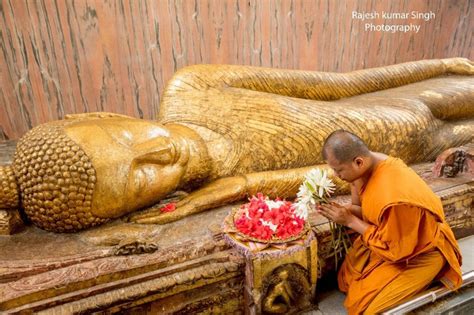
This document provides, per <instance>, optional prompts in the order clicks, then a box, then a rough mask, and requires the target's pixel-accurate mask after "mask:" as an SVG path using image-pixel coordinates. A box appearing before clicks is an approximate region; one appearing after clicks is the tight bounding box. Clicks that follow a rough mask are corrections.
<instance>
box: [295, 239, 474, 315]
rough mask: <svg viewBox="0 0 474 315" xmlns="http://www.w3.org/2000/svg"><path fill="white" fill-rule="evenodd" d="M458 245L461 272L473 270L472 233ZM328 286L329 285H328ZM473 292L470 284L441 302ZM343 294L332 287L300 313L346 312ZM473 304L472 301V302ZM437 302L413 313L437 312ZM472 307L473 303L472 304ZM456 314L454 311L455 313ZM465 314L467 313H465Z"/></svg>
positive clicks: (305, 314) (324, 314)
mask: <svg viewBox="0 0 474 315" xmlns="http://www.w3.org/2000/svg"><path fill="white" fill-rule="evenodd" d="M458 242H459V247H460V248H461V252H462V254H463V265H462V267H461V270H462V272H463V273H465V272H468V271H471V270H474V235H471V236H468V237H464V238H462V239H459V240H458ZM326 285H328V284H326ZM329 286H330V285H329ZM473 293H474V288H473V286H472V285H471V286H470V287H469V288H468V289H465V290H463V291H462V292H459V294H458V295H456V294H455V295H452V296H449V297H447V298H446V301H443V304H449V303H450V302H451V301H452V302H453V303H454V302H456V299H459V298H463V296H466V297H467V296H472V294H473ZM466 297H464V298H466ZM344 298H345V295H344V294H343V293H341V292H340V291H339V290H337V288H335V287H333V288H330V290H328V291H326V292H324V293H321V295H319V303H318V306H317V309H314V310H311V311H307V312H304V313H302V315H336V314H347V312H346V310H345V309H344V306H343V302H344ZM472 303H473V304H474V302H472ZM439 307H440V306H439V303H438V304H436V303H435V304H433V305H428V306H426V307H423V309H422V310H420V311H416V312H414V313H415V314H438V313H440V312H439V311H438V308H439ZM472 307H473V308H474V305H473V306H472ZM455 314H456V313H455ZM465 314H467V313H465Z"/></svg>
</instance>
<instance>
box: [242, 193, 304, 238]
mask: <svg viewBox="0 0 474 315" xmlns="http://www.w3.org/2000/svg"><path fill="white" fill-rule="evenodd" d="M234 224H235V227H236V228H237V230H238V231H239V232H241V233H242V234H245V235H248V236H250V237H252V238H255V239H258V240H263V241H269V240H272V239H275V240H286V239H290V238H294V237H296V236H298V235H300V234H301V233H302V232H303V230H304V227H305V220H304V219H303V218H301V217H298V216H296V215H295V211H294V206H293V204H292V203H291V202H289V201H284V200H279V199H276V200H270V199H269V198H268V197H266V196H264V195H263V194H261V193H258V194H257V196H254V197H252V198H251V199H250V202H249V203H246V204H243V205H242V206H241V207H240V209H239V210H238V211H237V213H236V216H235V221H234Z"/></svg>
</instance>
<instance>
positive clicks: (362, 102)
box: [0, 58, 474, 232]
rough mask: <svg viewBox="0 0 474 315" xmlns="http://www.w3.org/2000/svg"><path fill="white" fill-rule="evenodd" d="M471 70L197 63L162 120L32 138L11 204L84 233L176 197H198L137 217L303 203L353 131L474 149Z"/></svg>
mask: <svg viewBox="0 0 474 315" xmlns="http://www.w3.org/2000/svg"><path fill="white" fill-rule="evenodd" d="M447 74H458V75H457V76H447ZM472 74H474V66H473V64H472V63H471V62H470V61H469V60H466V59H462V58H454V59H443V60H422V61H417V62H410V63H405V64H399V65H394V66H388V67H383V68H374V69H367V70H360V71H354V72H350V73H345V74H339V73H321V72H306V71H294V70H280V69H268V68H258V67H245V66H218V65H197V66H191V67H187V68H184V69H182V70H180V71H178V72H177V73H176V74H175V76H174V77H173V79H172V80H171V81H170V82H169V84H168V86H167V88H166V89H165V91H164V95H163V101H162V104H161V107H160V112H159V119H158V121H147V120H141V119H135V118H132V117H127V116H122V115H117V114H110V113H86V114H78V115H70V116H67V117H66V119H64V120H60V121H54V122H50V123H46V124H43V125H40V126H37V127H35V128H33V129H32V130H30V131H29V132H28V133H27V134H26V135H25V136H24V137H22V138H21V139H20V141H19V142H18V145H17V151H16V153H15V156H14V161H13V164H12V165H11V166H3V167H0V177H1V178H0V179H1V181H2V184H3V185H2V186H3V187H4V189H3V190H0V209H2V208H3V209H6V208H15V207H18V206H19V204H21V206H22V208H23V209H24V211H25V214H26V215H27V216H28V217H29V219H30V220H31V221H32V222H33V223H34V224H35V225H37V226H39V227H41V228H43V229H46V230H50V231H57V232H74V231H79V230H81V229H85V228H88V227H91V226H94V225H97V224H101V223H103V222H105V221H107V220H109V219H112V218H117V217H120V216H123V215H125V214H130V213H132V212H134V211H136V210H139V209H144V208H147V207H150V206H152V205H154V204H156V203H157V202H159V201H160V200H162V199H163V198H166V197H167V196H169V195H170V194H173V193H174V192H176V191H186V192H188V193H189V194H188V195H186V196H185V197H184V198H182V199H181V200H179V201H178V202H177V208H176V210H175V211H173V212H168V213H161V212H160V211H159V210H150V211H145V212H141V213H136V214H132V215H131V216H130V220H132V221H134V222H137V223H167V222H171V221H174V220H178V219H180V218H182V217H184V216H187V215H190V214H192V213H198V212H201V211H204V210H207V209H212V208H214V207H217V206H220V205H224V204H227V203H231V202H234V201H237V200H240V199H243V198H245V196H247V195H252V194H255V193H257V192H262V193H264V194H268V195H270V196H272V197H275V196H279V197H283V198H288V197H293V196H295V195H296V192H297V190H298V187H299V185H300V183H301V181H302V178H303V175H304V174H305V173H306V172H307V171H308V170H309V169H311V168H313V167H315V166H320V167H324V166H323V165H322V163H323V160H322V157H321V154H320V153H321V146H322V142H323V140H324V139H325V137H326V136H327V135H328V134H330V133H331V132H332V131H334V130H336V129H341V128H343V129H346V130H350V131H352V132H354V133H356V134H358V135H359V136H360V137H361V138H362V139H363V140H364V141H365V142H366V143H367V144H368V145H369V146H370V148H371V150H374V151H378V152H385V153H387V154H391V155H393V156H397V157H400V158H402V159H404V160H405V161H406V162H407V163H415V162H422V161H431V160H434V159H435V158H436V156H437V155H438V154H439V153H441V152H442V151H443V150H446V149H448V148H450V147H455V146H459V145H462V144H465V143H469V142H470V141H472V140H473V135H474V94H473V91H474V89H473V86H474V77H473V76H472ZM461 75H462V76H461ZM428 79H429V80H428ZM12 174H13V175H12ZM335 180H336V184H337V185H338V187H339V192H344V191H345V189H346V187H345V186H344V185H343V184H342V182H341V181H338V180H337V179H335ZM5 187H8V188H5ZM17 187H18V188H17ZM12 191H13V192H12ZM346 191H347V190H346ZM18 196H20V198H18ZM19 200H21V202H19Z"/></svg>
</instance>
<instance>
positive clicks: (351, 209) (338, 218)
mask: <svg viewBox="0 0 474 315" xmlns="http://www.w3.org/2000/svg"><path fill="white" fill-rule="evenodd" d="M316 211H318V213H320V214H321V215H323V216H324V217H326V218H328V219H329V220H332V221H334V222H336V223H338V224H341V225H344V226H347V227H349V228H351V229H353V230H354V231H356V232H359V233H360V234H364V232H365V231H366V230H367V228H368V227H369V224H368V223H367V222H365V221H363V220H362V219H361V218H360V217H359V216H362V208H360V207H359V206H354V205H350V204H349V205H344V206H342V205H340V204H338V203H335V202H331V203H327V204H321V205H317V206H316Z"/></svg>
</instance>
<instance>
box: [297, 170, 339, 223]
mask: <svg viewBox="0 0 474 315" xmlns="http://www.w3.org/2000/svg"><path fill="white" fill-rule="evenodd" d="M335 188H336V186H335V185H334V183H333V182H332V180H331V179H330V178H329V177H328V173H327V171H326V170H321V169H319V168H314V169H312V170H310V171H309V172H308V173H307V174H306V175H305V180H304V181H303V184H301V186H300V188H299V190H298V193H297V194H296V196H297V199H296V203H295V205H294V208H295V215H296V216H298V217H299V218H302V219H305V220H306V219H307V218H308V212H309V210H310V205H311V204H312V205H315V204H316V203H317V202H321V201H322V200H324V196H325V195H327V196H328V197H329V196H330V195H331V194H332V193H333V192H334V190H335Z"/></svg>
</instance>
